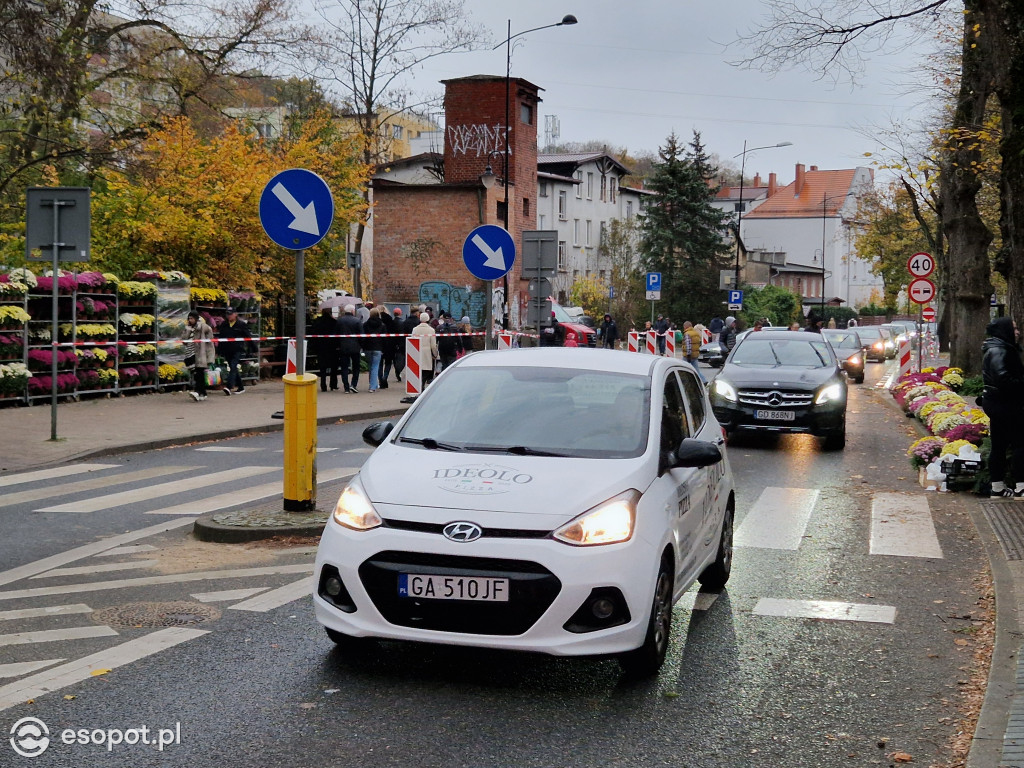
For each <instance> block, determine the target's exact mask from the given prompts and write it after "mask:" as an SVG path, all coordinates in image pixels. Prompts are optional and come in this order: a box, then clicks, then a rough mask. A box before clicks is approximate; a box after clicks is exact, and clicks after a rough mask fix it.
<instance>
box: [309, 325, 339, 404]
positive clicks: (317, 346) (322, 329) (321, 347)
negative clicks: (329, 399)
mask: <svg viewBox="0 0 1024 768" xmlns="http://www.w3.org/2000/svg"><path fill="white" fill-rule="evenodd" d="M309 333H310V335H311V336H336V335H337V333H338V321H337V320H335V319H334V313H333V311H332V310H331V309H330V308H329V307H327V308H325V309H322V310H320V317H318V318H317V319H316V320H314V321H313V323H312V325H310V326H309ZM309 346H310V347H311V350H310V351H311V352H313V354H315V355H316V361H317V373H318V374H319V376H320V391H321V392H326V391H327V382H328V379H330V384H331V390H333V391H337V389H338V368H340V367H341V339H337V338H334V339H330V338H327V339H316V338H314V339H310V345H309Z"/></svg>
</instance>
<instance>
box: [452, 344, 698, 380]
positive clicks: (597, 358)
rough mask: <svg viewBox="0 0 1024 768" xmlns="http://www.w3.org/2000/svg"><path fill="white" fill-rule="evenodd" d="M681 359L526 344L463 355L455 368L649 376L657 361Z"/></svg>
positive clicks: (664, 362) (670, 361) (667, 363)
mask: <svg viewBox="0 0 1024 768" xmlns="http://www.w3.org/2000/svg"><path fill="white" fill-rule="evenodd" d="M673 362H675V363H679V364H680V367H682V361H680V360H674V359H673V358H668V357H660V356H656V355H655V356H652V355H648V354H643V353H637V352H623V351H620V350H611V349H588V348H585V347H529V348H526V349H502V350H484V351H482V352H474V353H473V354H471V355H466V356H465V357H463V358H462V359H461V360H459V361H458V363H457V365H458V367H459V368H466V367H469V368H476V367H492V366H509V367H514V366H521V367H537V366H542V367H548V368H578V369H580V370H590V371H601V372H606V373H627V374H633V375H636V376H650V375H651V373H652V372H653V370H654V367H655V366H656V365H657V364H659V363H661V364H664V365H671V364H672V363H673Z"/></svg>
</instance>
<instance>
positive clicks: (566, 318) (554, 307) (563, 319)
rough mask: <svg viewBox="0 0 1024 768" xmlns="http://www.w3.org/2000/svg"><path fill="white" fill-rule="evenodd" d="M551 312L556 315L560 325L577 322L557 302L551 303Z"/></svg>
mask: <svg viewBox="0 0 1024 768" xmlns="http://www.w3.org/2000/svg"><path fill="white" fill-rule="evenodd" d="M551 311H552V312H553V313H554V315H555V320H557V321H558V322H560V323H575V322H576V321H575V320H574V319H573V318H572V317H571V316H570V315H569V313H568V312H566V311H565V310H564V309H563V308H562V305H561V304H559V303H558V302H556V301H552V302H551Z"/></svg>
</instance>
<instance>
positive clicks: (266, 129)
mask: <svg viewBox="0 0 1024 768" xmlns="http://www.w3.org/2000/svg"><path fill="white" fill-rule="evenodd" d="M254 127H255V128H256V133H257V134H258V135H259V137H260V138H261V139H272V138H274V126H272V125H271V124H270V123H256V125H255V126H254Z"/></svg>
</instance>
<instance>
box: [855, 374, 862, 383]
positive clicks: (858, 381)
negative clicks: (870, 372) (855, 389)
mask: <svg viewBox="0 0 1024 768" xmlns="http://www.w3.org/2000/svg"><path fill="white" fill-rule="evenodd" d="M853 383H854V384H863V383H864V374H863V373H862V374H861V375H860V376H858V377H857V378H856V379H854V380H853Z"/></svg>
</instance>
